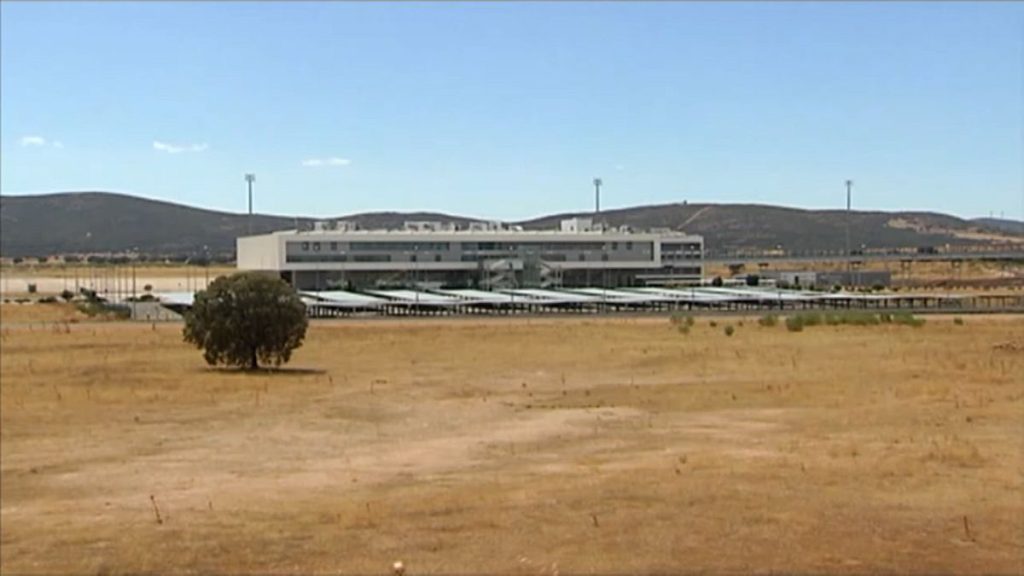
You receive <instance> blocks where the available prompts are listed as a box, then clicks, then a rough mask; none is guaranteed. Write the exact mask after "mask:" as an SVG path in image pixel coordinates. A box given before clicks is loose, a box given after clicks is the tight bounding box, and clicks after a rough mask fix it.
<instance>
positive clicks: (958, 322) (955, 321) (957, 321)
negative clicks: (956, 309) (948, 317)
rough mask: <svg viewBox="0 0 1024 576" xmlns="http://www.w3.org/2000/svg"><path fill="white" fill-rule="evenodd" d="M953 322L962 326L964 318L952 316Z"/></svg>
mask: <svg viewBox="0 0 1024 576" xmlns="http://www.w3.org/2000/svg"><path fill="white" fill-rule="evenodd" d="M953 324H956V325H957V326H963V325H964V319H963V318H961V317H959V316H957V317H956V318H953Z"/></svg>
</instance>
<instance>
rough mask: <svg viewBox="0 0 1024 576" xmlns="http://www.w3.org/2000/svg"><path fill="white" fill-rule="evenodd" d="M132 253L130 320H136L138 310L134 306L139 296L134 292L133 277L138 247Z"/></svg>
mask: <svg viewBox="0 0 1024 576" xmlns="http://www.w3.org/2000/svg"><path fill="white" fill-rule="evenodd" d="M132 252H133V254H132V320H138V319H139V312H138V308H136V306H135V304H136V302H138V300H139V294H138V292H136V291H135V279H136V276H135V263H136V262H138V260H139V247H138V246H136V247H134V248H133V249H132Z"/></svg>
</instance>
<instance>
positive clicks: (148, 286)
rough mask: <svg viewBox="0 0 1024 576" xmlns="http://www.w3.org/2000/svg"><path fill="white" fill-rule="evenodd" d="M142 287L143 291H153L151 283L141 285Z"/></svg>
mask: <svg viewBox="0 0 1024 576" xmlns="http://www.w3.org/2000/svg"><path fill="white" fill-rule="evenodd" d="M142 289H143V290H144V291H146V292H152V291H153V285H152V284H146V285H145V286H143V287H142Z"/></svg>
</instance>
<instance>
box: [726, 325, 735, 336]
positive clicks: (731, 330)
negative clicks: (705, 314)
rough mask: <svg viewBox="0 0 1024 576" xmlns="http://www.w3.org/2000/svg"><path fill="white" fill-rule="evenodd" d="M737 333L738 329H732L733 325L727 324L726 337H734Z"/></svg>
mask: <svg viewBox="0 0 1024 576" xmlns="http://www.w3.org/2000/svg"><path fill="white" fill-rule="evenodd" d="M735 332H736V329H735V328H733V327H732V324H726V326H725V335H726V336H732V335H733V334H734V333H735Z"/></svg>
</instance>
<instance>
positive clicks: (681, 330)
mask: <svg viewBox="0 0 1024 576" xmlns="http://www.w3.org/2000/svg"><path fill="white" fill-rule="evenodd" d="M676 330H679V333H680V334H683V335H686V334H689V333H690V327H689V326H687V325H686V324H679V325H678V326H676Z"/></svg>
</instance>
